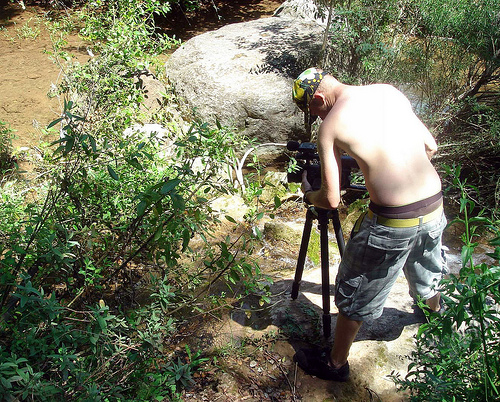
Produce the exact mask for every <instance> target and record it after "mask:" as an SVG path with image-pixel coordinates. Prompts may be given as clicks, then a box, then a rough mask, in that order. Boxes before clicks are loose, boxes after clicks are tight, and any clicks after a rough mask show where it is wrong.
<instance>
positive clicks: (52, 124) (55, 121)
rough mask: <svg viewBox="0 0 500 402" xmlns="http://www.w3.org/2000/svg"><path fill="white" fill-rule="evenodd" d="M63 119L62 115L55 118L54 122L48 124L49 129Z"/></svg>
mask: <svg viewBox="0 0 500 402" xmlns="http://www.w3.org/2000/svg"><path fill="white" fill-rule="evenodd" d="M62 119H63V118H62V117H60V118H59V119H55V120H54V121H53V122H52V123H50V124H49V125H48V126H47V130H48V129H49V128H52V127H54V126H55V125H56V124H57V123H60V122H61V121H62Z"/></svg>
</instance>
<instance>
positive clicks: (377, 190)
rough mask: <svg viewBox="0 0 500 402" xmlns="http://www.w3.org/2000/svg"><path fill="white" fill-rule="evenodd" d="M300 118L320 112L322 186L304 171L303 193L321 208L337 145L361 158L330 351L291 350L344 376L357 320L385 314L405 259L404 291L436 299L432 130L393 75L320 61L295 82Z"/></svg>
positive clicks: (333, 195)
mask: <svg viewBox="0 0 500 402" xmlns="http://www.w3.org/2000/svg"><path fill="white" fill-rule="evenodd" d="M292 95H293V99H294V101H295V103H296V104H297V106H298V107H299V108H300V109H301V110H302V111H303V112H304V113H306V118H307V119H308V120H310V119H311V116H313V117H314V116H319V117H320V118H321V119H322V124H321V126H320V128H319V133H318V138H317V147H318V154H319V158H320V161H321V188H320V189H319V190H317V191H313V190H312V187H311V185H310V183H309V182H308V181H307V175H306V174H304V175H303V178H302V191H303V193H304V201H305V202H307V203H308V204H313V205H314V206H316V207H320V208H325V209H334V208H337V207H338V205H339V203H340V173H341V172H342V167H341V158H340V156H341V150H342V151H345V152H347V153H348V154H349V155H350V156H352V157H353V158H354V159H356V161H357V162H358V165H359V167H360V168H361V170H362V172H363V176H364V178H365V184H366V187H367V189H368V192H369V195H370V205H369V210H368V213H367V214H364V215H362V216H361V217H360V219H359V220H358V222H357V223H356V225H355V226H354V229H353V233H352V234H351V239H350V240H349V242H348V243H347V246H346V249H345V252H344V255H343V257H342V262H341V264H340V267H339V273H338V275H337V279H336V283H335V304H336V305H337V307H338V309H339V315H338V318H337V324H336V329H335V339H334V345H333V349H332V352H331V355H330V358H329V359H328V357H326V358H325V356H321V355H320V354H319V352H318V353H314V352H313V351H311V350H299V351H298V352H297V353H296V355H295V360H296V361H297V362H298V364H299V366H300V367H302V368H303V369H304V370H305V371H306V372H308V373H309V374H312V375H316V376H318V377H320V378H323V379H328V380H334V381H346V380H347V379H348V377H349V364H348V362H347V358H348V355H349V350H350V348H351V345H352V342H353V341H354V338H355V337H356V334H357V333H358V330H359V328H360V326H361V324H362V322H363V321H364V320H366V319H368V318H377V317H379V316H380V315H381V314H382V310H383V305H384V303H385V300H386V299H387V296H388V294H389V291H390V289H391V287H392V285H393V284H394V282H395V280H396V279H397V277H398V275H399V273H400V272H401V269H403V270H404V273H405V275H406V278H407V280H408V283H409V287H410V294H411V296H412V297H413V298H414V299H415V300H416V299H417V298H418V297H421V298H422V299H424V300H426V304H427V305H428V306H429V309H430V310H432V311H438V310H439V308H440V302H439V299H440V294H439V293H438V292H437V291H436V290H435V287H436V286H437V284H438V283H439V281H440V280H441V278H442V276H443V273H444V270H445V267H444V264H443V259H442V255H441V235H442V232H443V229H444V227H445V226H446V219H445V217H444V213H443V207H442V195H441V180H440V178H439V176H438V174H437V172H436V170H435V169H434V167H433V166H432V164H431V162H430V159H431V157H432V155H433V154H434V153H435V152H436V150H437V145H436V142H435V141H434V138H433V137H432V135H431V134H430V132H429V131H428V130H427V128H426V127H425V126H424V124H423V123H422V122H421V121H420V120H419V119H418V118H417V116H416V115H415V114H414V113H413V110H412V107H411V105H410V102H409V101H408V99H407V98H406V97H405V96H404V95H403V94H402V93H401V92H400V91H398V90H397V89H395V88H394V87H392V86H390V85H385V84H375V85H368V86H350V85H345V84H342V83H340V82H339V81H338V80H336V79H335V78H334V77H333V76H332V75H330V74H328V73H326V72H324V71H322V70H320V69H316V68H310V69H308V70H306V71H304V72H303V73H302V74H301V75H300V76H299V77H298V78H297V79H296V80H295V82H294V87H293V91H292Z"/></svg>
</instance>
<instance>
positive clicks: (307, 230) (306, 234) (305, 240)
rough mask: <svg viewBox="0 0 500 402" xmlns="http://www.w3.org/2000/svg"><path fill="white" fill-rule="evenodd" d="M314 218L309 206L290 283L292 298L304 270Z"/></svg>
mask: <svg viewBox="0 0 500 402" xmlns="http://www.w3.org/2000/svg"><path fill="white" fill-rule="evenodd" d="M313 219H314V214H313V212H312V211H311V209H310V208H309V209H308V210H307V213H306V222H305V224H304V229H303V232H302V240H301V242H300V250H299V257H298V258H297V268H296V269H295V279H294V281H293V284H292V299H293V300H295V299H296V298H297V296H298V295H299V286H300V281H301V279H302V273H303V272H304V264H305V262H306V255H307V247H308V246H309V239H310V238H311V228H312V222H313Z"/></svg>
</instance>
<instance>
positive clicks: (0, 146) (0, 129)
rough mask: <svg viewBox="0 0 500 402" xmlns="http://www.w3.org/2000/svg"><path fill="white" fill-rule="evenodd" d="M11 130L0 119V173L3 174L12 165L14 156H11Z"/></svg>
mask: <svg viewBox="0 0 500 402" xmlns="http://www.w3.org/2000/svg"><path fill="white" fill-rule="evenodd" d="M13 138H14V135H13V131H12V129H10V128H9V127H7V124H6V123H5V122H3V121H1V120H0V174H4V173H5V172H6V171H7V170H9V169H11V168H12V167H13V165H14V162H15V158H14V157H13V156H12V152H13V149H12V139H13Z"/></svg>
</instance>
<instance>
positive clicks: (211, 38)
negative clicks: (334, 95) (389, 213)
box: [166, 17, 324, 142]
mask: <svg viewBox="0 0 500 402" xmlns="http://www.w3.org/2000/svg"><path fill="white" fill-rule="evenodd" d="M323 33H324V29H323V28H322V27H321V26H320V25H318V24H317V23H316V22H313V21H307V20H300V19H299V20H297V19H293V18H289V17H280V18H277V17H270V18H264V19H260V20H255V21H250V22H244V23H238V24H231V25H227V26H225V27H223V28H220V29H218V30H216V31H213V32H207V33H204V34H202V35H199V36H196V37H194V38H192V39H190V40H189V41H187V42H186V43H185V44H184V45H183V46H182V47H181V48H179V49H178V50H176V51H175V52H174V54H173V55H172V56H171V57H170V58H169V60H168V61H167V63H166V71H167V75H168V77H169V79H170V81H171V83H172V84H173V86H174V88H175V90H176V92H177V94H178V95H180V97H181V98H182V99H183V100H184V101H185V102H186V103H187V105H188V107H189V108H191V109H195V113H196V115H197V116H198V117H199V118H200V119H201V120H203V121H205V122H208V123H214V122H215V121H216V120H218V121H220V122H221V123H222V124H223V125H226V126H233V127H236V128H237V129H240V130H244V132H245V134H246V135H248V136H249V137H250V138H256V139H258V140H259V141H260V142H286V141H287V140H289V139H305V130H304V124H303V114H302V113H301V112H300V110H299V109H298V108H297V107H296V106H295V104H294V103H293V101H292V99H291V87H292V82H293V79H294V78H295V77H296V76H297V75H298V74H300V72H301V71H303V70H304V69H305V68H307V67H309V66H311V65H318V64H319V63H320V51H321V44H322V38H323Z"/></svg>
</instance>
